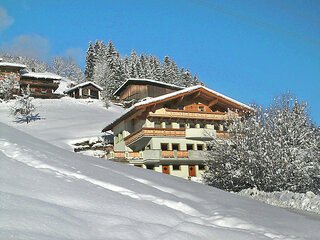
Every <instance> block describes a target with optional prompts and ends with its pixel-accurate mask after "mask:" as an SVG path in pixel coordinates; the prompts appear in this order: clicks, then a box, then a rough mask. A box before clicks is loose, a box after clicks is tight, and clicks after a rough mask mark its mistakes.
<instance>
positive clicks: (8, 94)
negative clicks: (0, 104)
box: [0, 73, 19, 101]
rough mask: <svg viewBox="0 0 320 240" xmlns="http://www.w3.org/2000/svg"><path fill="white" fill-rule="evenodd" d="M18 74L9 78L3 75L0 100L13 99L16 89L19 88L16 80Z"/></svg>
mask: <svg viewBox="0 0 320 240" xmlns="http://www.w3.org/2000/svg"><path fill="white" fill-rule="evenodd" d="M16 77H17V76H16V74H14V73H11V74H10V75H9V76H7V75H3V76H1V80H0V99H3V100H4V101H8V100H9V99H11V98H12V97H13V94H14V93H15V89H18V88H19V84H18V82H17V81H16V80H15V79H16Z"/></svg>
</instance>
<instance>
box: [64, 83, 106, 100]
mask: <svg viewBox="0 0 320 240" xmlns="http://www.w3.org/2000/svg"><path fill="white" fill-rule="evenodd" d="M102 90H103V88H102V87H100V86H99V85H98V84H96V83H94V82H84V83H80V84H78V85H76V86H74V87H72V88H70V89H68V90H66V91H64V93H65V94H67V95H68V96H69V97H73V98H92V99H101V91H102Z"/></svg>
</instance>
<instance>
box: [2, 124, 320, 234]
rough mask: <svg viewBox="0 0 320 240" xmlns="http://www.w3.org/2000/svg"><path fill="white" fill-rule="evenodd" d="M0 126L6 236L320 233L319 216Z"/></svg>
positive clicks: (3, 231)
mask: <svg viewBox="0 0 320 240" xmlns="http://www.w3.org/2000/svg"><path fill="white" fill-rule="evenodd" d="M0 130H1V131H0V132H1V135H0V159H1V161H0V169H1V174H0V199H1V204H0V212H1V214H0V236H1V239H15V240H19V239H23V240H26V239H37V240H53V239H65V240H67V239H82V240H96V239H125V240H130V239H132V240H136V239H137V240H144V239H175V240H179V239H181V240H182V239H183V240H184V239H197V240H198V239H199V240H201V239H202V240H204V239H208V240H209V239H210V240H211V239H216V240H219V239H236V240H262V239H263V240H271V239H279V240H280V239H281V240H285V239H286V240H288V239H304V240H313V239H319V238H320V232H319V224H320V221H319V219H311V218H306V217H305V216H301V215H298V214H295V213H291V212H288V211H287V210H286V209H282V208H276V207H273V206H270V205H267V204H264V203H261V202H259V201H254V200H252V199H248V198H244V197H241V196H238V195H235V194H230V193H227V192H224V191H221V190H218V189H215V188H213V187H209V186H206V185H203V184H198V183H194V182H192V181H188V180H184V179H181V178H177V177H173V176H168V175H166V174H160V173H157V172H154V171H151V170H146V169H141V168H137V167H133V166H129V165H126V164H120V163H115V162H111V161H108V160H103V159H99V158H93V157H88V156H84V155H80V154H76V153H73V152H70V151H66V150H63V149H61V148H59V147H56V146H54V145H51V144H49V143H46V142H44V141H42V140H40V139H37V138H35V137H32V136H30V135H28V134H26V133H23V132H21V131H19V130H17V129H14V128H12V127H9V126H7V125H5V124H3V123H0Z"/></svg>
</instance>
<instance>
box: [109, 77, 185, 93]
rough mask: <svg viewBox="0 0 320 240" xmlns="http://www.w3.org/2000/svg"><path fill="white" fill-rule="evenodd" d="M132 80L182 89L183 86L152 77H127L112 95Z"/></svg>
mask: <svg viewBox="0 0 320 240" xmlns="http://www.w3.org/2000/svg"><path fill="white" fill-rule="evenodd" d="M132 80H135V81H146V82H150V83H156V84H159V85H165V86H169V87H175V88H181V89H183V88H184V87H181V86H178V85H174V84H171V83H165V82H161V81H156V80H153V79H147V78H129V79H127V80H126V81H125V82H124V83H123V84H122V85H121V86H120V87H119V88H118V89H117V90H116V91H114V93H113V95H116V93H117V92H118V91H119V90H120V89H121V88H122V87H123V86H124V85H125V84H126V83H127V82H129V81H132Z"/></svg>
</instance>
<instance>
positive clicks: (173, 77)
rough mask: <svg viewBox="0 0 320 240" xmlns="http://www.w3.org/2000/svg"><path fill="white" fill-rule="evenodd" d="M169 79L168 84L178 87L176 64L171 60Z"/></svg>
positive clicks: (178, 74)
mask: <svg viewBox="0 0 320 240" xmlns="http://www.w3.org/2000/svg"><path fill="white" fill-rule="evenodd" d="M171 74H172V75H171V79H170V83H171V84H175V85H178V86H180V81H179V80H180V71H179V68H178V66H177V64H176V63H175V62H174V61H173V60H171Z"/></svg>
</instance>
